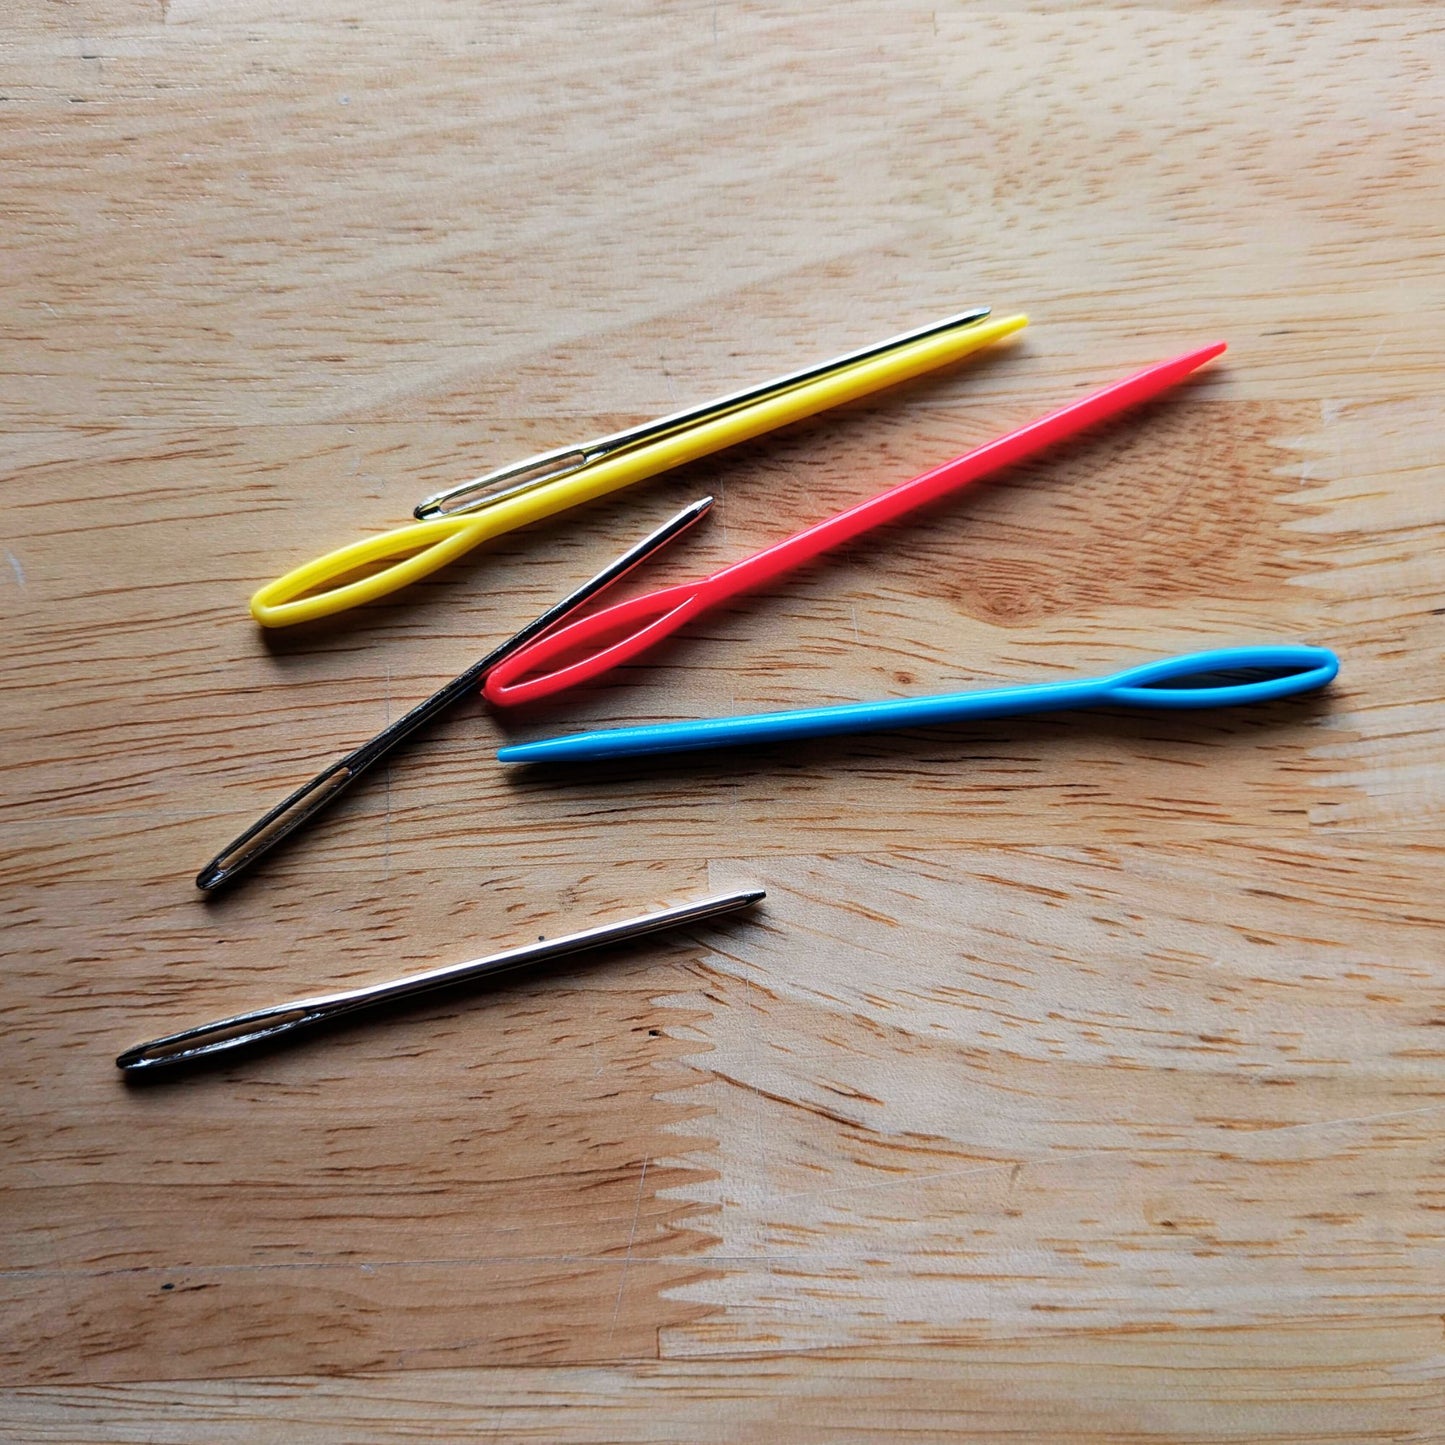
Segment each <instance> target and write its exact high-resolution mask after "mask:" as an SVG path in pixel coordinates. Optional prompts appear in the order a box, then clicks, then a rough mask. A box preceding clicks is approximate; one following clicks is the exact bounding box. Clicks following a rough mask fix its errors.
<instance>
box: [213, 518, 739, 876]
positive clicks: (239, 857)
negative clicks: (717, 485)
mask: <svg viewBox="0 0 1445 1445" xmlns="http://www.w3.org/2000/svg"><path fill="white" fill-rule="evenodd" d="M712 503H713V499H712V498H711V497H703V498H701V499H700V500H699V501H696V502H694V503H692V505H691V506H689V507H684V508H683V509H682V511H680V512H679V513H678V514H677V515H676V516H675V517H673V518H672V519H671V520H670V521H667V522H664V523H663V525H662V526H661V527H659V528H658V529H657V530H656V531H655V532H653V533H651V534H650V535H649V536H646V537H644V538H643V539H642V541H640V542H639V543H637V545H636V546H635V547H632V548H630V549H629V550H628V551H626V552H624V553H623V554H622V556H620V557H619V558H618V559H617V560H616V561H615V562H612V563H610V564H609V565H608V566H606V567H604V568H603V569H602V571H600V572H599V573H598V574H597V575H596V576H595V577H593V578H592V579H591V580H590V581H587V582H584V583H583V584H582V585H581V586H580V587H578V588H577V590H576V591H575V592H572V593H569V594H568V596H566V597H564V598H563V599H562V600H561V601H560V602H559V603H557V604H556V606H555V607H549V608H548V609H547V611H546V612H544V613H543V614H542V615H541V616H540V617H538V618H536V619H535V620H533V621H532V622H529V623H528V624H527V625H526V626H525V627H524V628H522V630H521V631H520V632H518V633H516V634H515V635H514V636H512V637H509V638H508V639H507V640H506V641H505V642H504V643H502V645H501V646H500V647H497V648H494V649H493V650H492V651H491V652H489V653H488V654H487V655H486V656H485V657H484V658H482V659H481V660H480V661H478V662H474V663H473V664H472V665H471V666H470V667H469V668H467V670H466V671H465V672H464V673H462V674H460V676H458V677H455V678H453V679H452V680H451V681H450V682H449V683H447V685H446V686H445V687H444V688H442V689H441V690H440V691H439V692H435V693H433V694H432V696H431V697H429V698H427V700H426V701H425V702H422V703H418V704H417V705H416V706H415V707H414V708H412V710H411V711H410V712H408V713H407V714H406V715H405V716H403V717H400V718H398V719H397V720H396V721H395V722H394V723H392V724H391V725H390V726H389V727H387V728H385V729H384V730H383V731H381V732H379V733H377V735H376V736H375V737H374V738H372V739H371V741H370V742H366V743H363V744H362V745H361V746H360V747H359V748H357V749H355V750H354V751H353V752H349V753H347V755H346V756H345V757H344V758H340V759H338V761H336V762H334V763H332V764H331V766H330V767H329V768H324V769H323V770H322V771H321V772H319V773H317V775H316V776H315V777H314V778H312V779H311V781H310V782H309V783H305V784H303V785H302V786H301V787H299V788H297V789H296V791H295V792H294V793H292V794H291V795H290V797H288V798H285V799H283V800H282V801H281V802H279V803H277V804H276V806H275V807H274V808H272V809H271V811H270V812H269V813H267V814H265V816H264V817H261V818H258V819H257V820H256V822H254V823H252V824H251V826H250V827H249V828H247V829H246V831H245V832H244V833H242V834H241V835H240V836H239V837H238V838H235V839H233V840H232V841H231V842H230V843H228V844H227V845H226V846H225V847H224V848H223V849H221V851H220V852H219V853H217V854H216V856H215V857H214V858H212V859H211V861H210V862H209V863H207V864H206V866H205V867H204V868H202V869H201V871H200V872H199V873H198V874H197V875H196V887H197V888H199V889H200V890H201V891H202V892H203V893H212V892H214V891H215V890H216V889H217V888H219V887H221V886H222V885H223V884H225V883H229V882H230V881H231V880H232V879H233V878H235V877H236V876H237V875H238V874H239V873H242V872H243V871H244V870H245V869H247V868H249V867H250V866H251V865H252V864H253V863H255V862H256V861H257V860H258V859H260V858H262V857H263V856H264V855H265V854H267V853H269V852H270V851H271V849H272V848H274V847H275V846H276V845H277V844H278V843H279V842H280V841H281V840H282V839H283V838H285V837H287V836H289V835H290V834H292V833H294V832H295V831H296V829H298V828H299V827H300V826H301V825H302V824H303V823H305V822H307V821H309V820H310V819H311V818H314V817H315V816H316V815H317V814H318V813H319V812H320V811H321V810H322V809H323V808H325V807H326V806H327V805H328V804H329V803H332V802H335V800H336V799H337V798H339V797H340V796H341V794H342V793H344V792H345V791H346V789H347V788H349V787H350V786H351V785H352V783H354V782H355V781H356V780H357V779H358V778H359V777H360V776H361V775H362V774H363V773H364V772H366V771H367V770H368V769H369V768H373V767H375V766H376V764H377V763H379V762H380V761H381V760H382V759H383V758H384V757H386V756H387V755H388V754H389V753H390V752H392V751H393V750H394V749H395V748H396V747H398V746H399V745H400V744H401V743H402V742H404V741H405V740H406V739H407V738H409V737H410V736H411V735H412V733H414V732H415V731H416V730H417V729H418V728H419V727H421V726H422V725H423V724H424V723H427V722H430V721H431V719H432V718H434V717H435V716H436V715H437V714H438V713H440V712H444V711H446V709H447V708H449V707H450V706H451V705H452V704H453V703H454V702H457V701H459V700H460V699H461V698H463V697H466V696H467V695H468V694H469V693H471V692H473V691H475V690H476V689H477V688H478V687H480V686H481V683H482V680H483V679H484V678H485V677H486V675H487V673H489V672H490V671H491V670H492V668H494V667H495V666H496V665H497V664H498V663H499V662H501V661H502V660H503V659H504V658H507V657H510V656H511V655H512V654H513V653H514V652H516V651H517V650H518V648H521V647H525V646H526V645H527V644H528V643H529V642H531V641H533V640H534V639H535V638H537V637H539V636H540V635H541V634H542V633H544V632H546V631H547V630H548V629H549V628H551V627H555V626H556V625H557V623H559V622H561V621H562V620H563V618H565V617H567V616H569V615H570V614H571V613H573V612H575V611H576V610H577V608H579V607H581V606H582V604H583V603H584V602H588V601H590V600H591V599H592V598H593V597H595V596H597V594H598V593H599V592H601V591H603V590H604V589H605V588H607V587H610V586H611V585H612V584H613V583H614V582H617V581H620V580H621V579H622V578H623V577H625V576H626V575H627V574H628V573H629V572H631V571H632V569H633V568H634V567H636V566H637V565H638V564H639V563H640V562H643V561H645V560H646V559H647V558H648V557H650V556H652V554H653V553H654V552H657V551H659V550H660V549H661V548H663V547H665V546H666V545H667V544H668V543H669V542H671V541H672V540H673V539H674V538H676V537H678V536H680V535H681V534H682V533H683V532H685V531H687V529H688V528H689V527H691V526H692V525H693V523H694V522H697V521H700V520H701V519H702V518H703V517H704V516H705V515H706V514H707V512H708V509H709V508H710V507H711V506H712Z"/></svg>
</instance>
